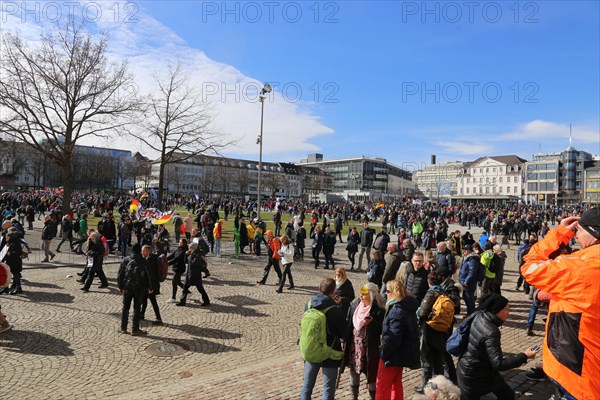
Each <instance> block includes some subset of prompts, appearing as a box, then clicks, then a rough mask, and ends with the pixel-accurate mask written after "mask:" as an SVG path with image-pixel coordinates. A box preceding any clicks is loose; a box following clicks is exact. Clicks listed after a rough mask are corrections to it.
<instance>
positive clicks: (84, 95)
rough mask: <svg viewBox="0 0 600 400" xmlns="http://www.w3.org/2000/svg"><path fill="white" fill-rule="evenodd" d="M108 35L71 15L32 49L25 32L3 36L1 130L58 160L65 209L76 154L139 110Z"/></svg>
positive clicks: (124, 71)
mask: <svg viewBox="0 0 600 400" xmlns="http://www.w3.org/2000/svg"><path fill="white" fill-rule="evenodd" d="M107 41H108V38H107V35H106V34H102V35H101V37H100V39H98V40H96V39H94V38H93V37H92V36H91V35H89V34H86V33H84V25H83V24H81V25H76V22H75V21H74V20H71V21H70V22H69V23H68V24H67V25H66V26H64V27H59V29H56V33H53V34H42V35H41V43H40V45H39V46H36V47H34V48H32V47H30V46H29V45H28V44H27V43H26V41H25V40H24V39H23V38H22V37H21V36H20V35H19V34H13V33H5V34H3V36H2V54H1V62H0V76H1V77H2V79H0V108H1V109H2V118H1V119H0V132H2V133H4V134H6V135H8V136H9V137H13V138H15V139H17V140H20V141H23V142H25V143H27V144H28V145H29V146H31V147H33V148H35V149H37V150H38V151H39V152H41V153H42V154H44V155H45V156H46V157H47V158H48V159H49V160H51V161H53V162H54V163H56V164H58V166H59V167H60V168H61V170H62V171H61V172H62V177H63V179H64V182H63V185H64V194H63V196H64V197H63V199H64V201H63V207H64V209H65V210H68V209H70V203H71V201H70V200H71V194H72V192H73V181H74V174H73V167H72V164H71V158H72V155H73V151H74V148H75V145H76V144H77V142H78V141H80V140H82V139H84V138H86V137H96V138H100V137H104V138H106V137H108V135H109V134H110V133H112V132H114V131H116V130H117V129H118V128H122V127H123V126H125V125H126V124H127V121H128V119H126V118H123V117H125V116H130V114H131V113H132V112H134V111H136V110H137V109H138V105H139V104H138V102H137V101H136V99H135V96H119V93H118V92H119V91H120V90H125V89H126V88H127V86H128V85H132V78H131V76H130V75H128V74H127V63H126V62H123V63H121V64H120V65H117V64H111V63H109V62H108V60H107V57H106V52H107Z"/></svg>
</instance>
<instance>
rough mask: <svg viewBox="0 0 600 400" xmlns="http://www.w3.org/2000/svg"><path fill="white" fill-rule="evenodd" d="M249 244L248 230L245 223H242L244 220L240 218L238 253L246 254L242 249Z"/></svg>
mask: <svg viewBox="0 0 600 400" xmlns="http://www.w3.org/2000/svg"><path fill="white" fill-rule="evenodd" d="M249 244H250V242H249V241H248V229H247V228H246V223H245V222H244V218H240V253H242V254H246V252H245V251H244V248H245V247H247V246H248V245H249Z"/></svg>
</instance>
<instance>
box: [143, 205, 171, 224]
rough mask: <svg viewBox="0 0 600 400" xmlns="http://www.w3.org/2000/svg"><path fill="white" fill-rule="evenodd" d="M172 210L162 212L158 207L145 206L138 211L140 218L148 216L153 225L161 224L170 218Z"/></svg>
mask: <svg viewBox="0 0 600 400" xmlns="http://www.w3.org/2000/svg"><path fill="white" fill-rule="evenodd" d="M172 216H173V211H167V212H162V211H160V210H159V209H158V208H145V209H143V210H141V211H140V219H142V218H149V219H151V222H152V223H153V224H154V225H162V224H165V223H167V222H169V220H170V219H171V217H172Z"/></svg>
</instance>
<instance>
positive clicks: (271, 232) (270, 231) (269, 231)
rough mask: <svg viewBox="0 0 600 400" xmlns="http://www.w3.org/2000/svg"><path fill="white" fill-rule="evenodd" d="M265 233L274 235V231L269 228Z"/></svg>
mask: <svg viewBox="0 0 600 400" xmlns="http://www.w3.org/2000/svg"><path fill="white" fill-rule="evenodd" d="M265 235H270V236H273V231H272V230H270V229H269V230H268V231H266V232H265Z"/></svg>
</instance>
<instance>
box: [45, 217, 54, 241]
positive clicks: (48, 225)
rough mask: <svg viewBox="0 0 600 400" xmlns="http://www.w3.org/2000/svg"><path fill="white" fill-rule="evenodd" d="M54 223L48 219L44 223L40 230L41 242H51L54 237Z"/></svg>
mask: <svg viewBox="0 0 600 400" xmlns="http://www.w3.org/2000/svg"><path fill="white" fill-rule="evenodd" d="M56 231H57V228H56V223H55V222H54V221H52V219H49V220H48V221H46V222H44V228H43V229H42V240H52V239H54V238H55V237H56Z"/></svg>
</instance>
